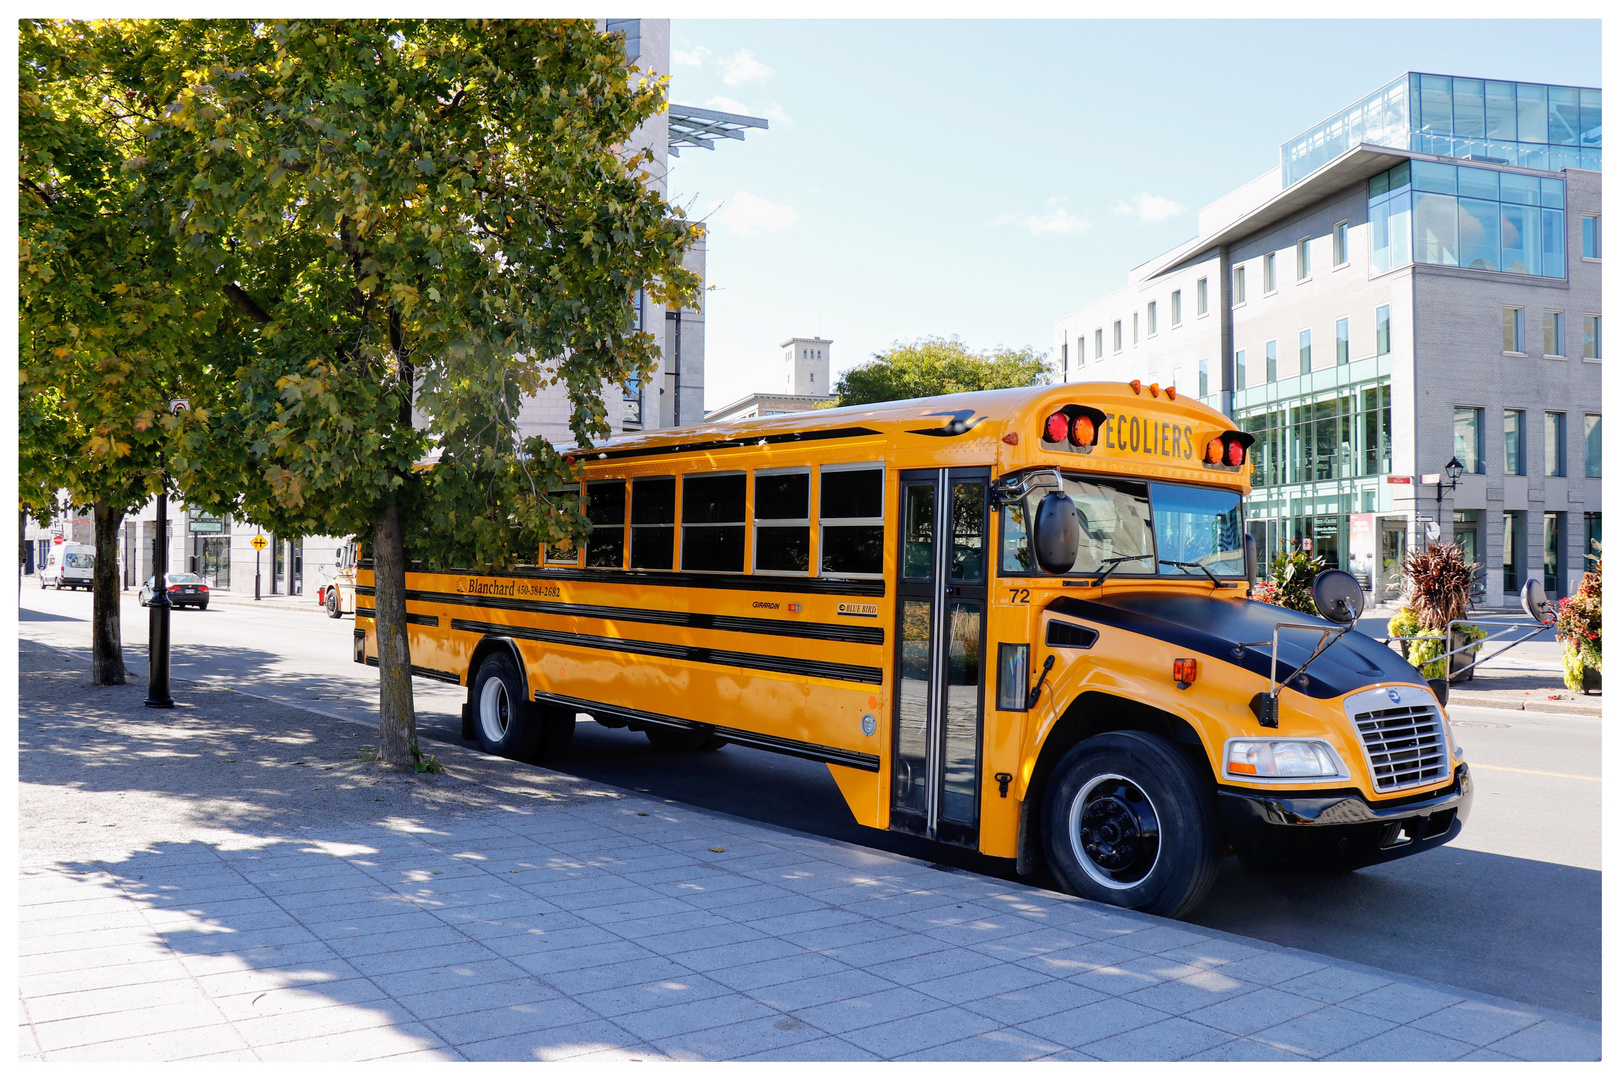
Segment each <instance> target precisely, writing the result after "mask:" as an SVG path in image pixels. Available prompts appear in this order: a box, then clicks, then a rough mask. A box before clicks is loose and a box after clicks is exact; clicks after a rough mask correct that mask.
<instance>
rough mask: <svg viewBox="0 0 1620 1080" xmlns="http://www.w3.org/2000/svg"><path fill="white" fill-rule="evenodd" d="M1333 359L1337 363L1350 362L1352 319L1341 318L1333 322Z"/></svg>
mask: <svg viewBox="0 0 1620 1080" xmlns="http://www.w3.org/2000/svg"><path fill="white" fill-rule="evenodd" d="M1333 360H1334V363H1337V364H1348V363H1349V362H1350V320H1349V318H1343V319H1340V320H1339V321H1338V322H1336V323H1334V324H1333Z"/></svg>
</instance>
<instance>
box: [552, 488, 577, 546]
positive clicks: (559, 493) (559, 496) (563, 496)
mask: <svg viewBox="0 0 1620 1080" xmlns="http://www.w3.org/2000/svg"><path fill="white" fill-rule="evenodd" d="M546 497H547V498H548V499H552V500H553V501H555V502H557V503H561V504H564V505H566V504H567V502H570V501H572V502H577V501H578V500H579V485H578V484H569V485H568V486H567V487H563V488H558V489H556V490H554V491H548V492H546ZM546 565H548V566H578V565H579V548H578V546H577V545H575V544H574V542H573V541H572V540H561V541H558V542H557V543H555V544H547V545H546Z"/></svg>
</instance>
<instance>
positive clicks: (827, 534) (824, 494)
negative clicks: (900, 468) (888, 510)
mask: <svg viewBox="0 0 1620 1080" xmlns="http://www.w3.org/2000/svg"><path fill="white" fill-rule="evenodd" d="M820 561H821V573H823V574H827V575H831V576H834V577H882V576H883V466H881V465H858V466H854V467H849V466H841V465H834V466H827V465H824V466H822V468H821V560H820Z"/></svg>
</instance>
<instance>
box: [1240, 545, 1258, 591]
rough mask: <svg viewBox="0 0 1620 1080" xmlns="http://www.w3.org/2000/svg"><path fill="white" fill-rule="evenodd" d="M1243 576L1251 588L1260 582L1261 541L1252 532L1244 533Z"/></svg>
mask: <svg viewBox="0 0 1620 1080" xmlns="http://www.w3.org/2000/svg"><path fill="white" fill-rule="evenodd" d="M1243 576H1244V577H1246V578H1248V579H1249V586H1250V587H1251V588H1252V587H1253V586H1255V585H1257V584H1259V582H1260V542H1259V541H1258V540H1256V539H1255V538H1254V535H1253V534H1252V533H1244V534H1243Z"/></svg>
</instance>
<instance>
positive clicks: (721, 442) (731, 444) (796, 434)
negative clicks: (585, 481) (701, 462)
mask: <svg viewBox="0 0 1620 1080" xmlns="http://www.w3.org/2000/svg"><path fill="white" fill-rule="evenodd" d="M881 434H883V433H882V432H881V431H876V430H874V429H872V428H868V427H843V428H828V429H826V430H825V431H785V432H782V433H780V434H777V435H745V436H742V437H740V438H735V439H710V440H708V441H707V442H689V443H676V444H675V445H674V446H634V447H628V448H626V449H624V450H572V451H567V453H569V454H570V456H573V457H578V458H582V459H584V460H585V461H586V462H594V461H624V460H627V459H629V458H639V457H658V456H660V455H663V454H700V453H703V452H705V451H708V450H734V449H738V448H740V447H747V446H776V445H779V444H781V443H801V442H825V441H827V440H828V439H859V438H864V437H866V436H869V435H881Z"/></svg>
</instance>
